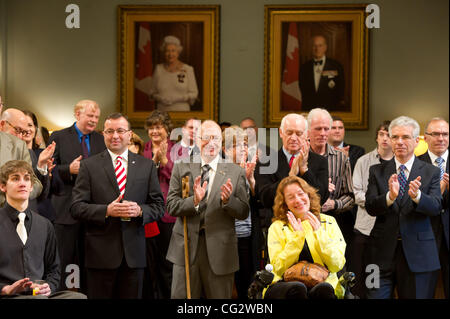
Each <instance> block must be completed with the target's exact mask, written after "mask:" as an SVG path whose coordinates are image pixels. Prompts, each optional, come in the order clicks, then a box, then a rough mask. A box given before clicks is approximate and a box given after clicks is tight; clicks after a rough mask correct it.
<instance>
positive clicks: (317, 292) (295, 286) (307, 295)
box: [264, 281, 336, 299]
mask: <svg viewBox="0 0 450 319" xmlns="http://www.w3.org/2000/svg"><path fill="white" fill-rule="evenodd" d="M264 299H336V296H335V294H334V288H333V286H332V285H330V284H329V283H327V282H321V283H320V284H317V285H315V286H314V287H312V288H311V289H309V290H308V288H307V287H306V286H305V284H304V283H302V282H299V281H290V282H284V281H278V282H276V283H274V284H272V285H270V286H269V288H267V291H266V294H265V295H264Z"/></svg>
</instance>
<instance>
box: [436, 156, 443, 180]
mask: <svg viewBox="0 0 450 319" xmlns="http://www.w3.org/2000/svg"><path fill="white" fill-rule="evenodd" d="M435 162H436V163H437V164H438V167H439V170H440V171H441V174H440V175H439V178H440V180H441V181H442V178H443V177H444V159H443V158H442V157H438V158H436V160H435Z"/></svg>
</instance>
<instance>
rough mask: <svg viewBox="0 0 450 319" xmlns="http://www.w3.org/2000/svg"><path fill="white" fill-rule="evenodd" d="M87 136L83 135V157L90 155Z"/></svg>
mask: <svg viewBox="0 0 450 319" xmlns="http://www.w3.org/2000/svg"><path fill="white" fill-rule="evenodd" d="M86 137H87V135H83V136H82V137H81V151H82V152H83V154H82V155H83V159H85V158H88V157H89V150H88V147H87V144H86Z"/></svg>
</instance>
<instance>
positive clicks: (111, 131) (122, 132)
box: [103, 128, 130, 136]
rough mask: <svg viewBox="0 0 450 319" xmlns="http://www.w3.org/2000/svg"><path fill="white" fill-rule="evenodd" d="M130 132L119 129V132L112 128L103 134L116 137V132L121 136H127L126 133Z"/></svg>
mask: <svg viewBox="0 0 450 319" xmlns="http://www.w3.org/2000/svg"><path fill="white" fill-rule="evenodd" d="M129 131H130V130H126V129H124V128H118V129H117V130H113V129H112V128H110V129H107V130H105V131H103V133H104V134H105V135H108V136H111V135H114V133H115V132H116V133H117V134H119V135H123V134H125V133H126V132H129Z"/></svg>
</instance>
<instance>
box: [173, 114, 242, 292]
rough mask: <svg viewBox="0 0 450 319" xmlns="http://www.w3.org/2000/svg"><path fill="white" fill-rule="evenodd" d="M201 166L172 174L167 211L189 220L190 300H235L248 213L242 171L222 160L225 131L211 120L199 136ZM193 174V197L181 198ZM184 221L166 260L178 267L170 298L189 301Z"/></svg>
mask: <svg viewBox="0 0 450 319" xmlns="http://www.w3.org/2000/svg"><path fill="white" fill-rule="evenodd" d="M197 139H198V144H197V145H199V146H200V156H201V163H178V164H176V165H175V167H174V168H173V171H172V179H171V180H170V188H169V194H168V196H167V210H168V211H169V213H170V214H171V215H172V216H176V217H184V216H186V221H187V229H188V242H189V268H190V285H191V296H192V298H200V297H206V298H208V299H210V298H214V299H215V298H221V299H226V298H231V293H232V288H233V280H234V272H236V271H237V270H238V269H239V260H238V250H237V238H236V232H235V226H234V223H235V219H240V220H243V219H245V218H247V216H248V213H249V205H248V200H249V198H248V194H247V191H246V184H245V172H244V170H243V168H241V167H239V166H238V165H236V164H233V163H224V162H223V161H221V157H220V149H221V146H222V132H221V129H220V127H219V125H217V123H215V122H214V121H210V120H207V121H205V122H203V124H202V125H201V129H200V133H199V134H198V135H197ZM185 176H189V184H190V187H189V197H187V198H183V197H182V178H183V177H185ZM183 236H184V235H183V219H182V218H178V219H177V221H176V223H175V226H174V228H173V232H172V238H171V240H170V245H169V250H168V253H167V259H168V260H169V261H171V262H173V263H174V266H173V279H172V295H171V297H172V298H175V299H179V298H186V296H187V293H186V277H185V263H184V237H183Z"/></svg>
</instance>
